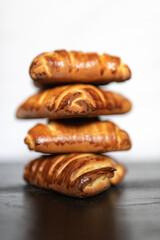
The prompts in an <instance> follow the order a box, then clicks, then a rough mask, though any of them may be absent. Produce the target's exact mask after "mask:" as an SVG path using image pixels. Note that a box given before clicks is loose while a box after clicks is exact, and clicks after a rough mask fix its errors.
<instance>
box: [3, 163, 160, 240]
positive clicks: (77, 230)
mask: <svg viewBox="0 0 160 240" xmlns="http://www.w3.org/2000/svg"><path fill="white" fill-rule="evenodd" d="M22 172H23V165H22V164H8V165H5V164H1V165H0V240H26V239H27V240H32V239H34V240H50V239H52V240H59V239H60V240H61V239H63V240H64V239H70V240H72V239H75V240H79V239H80V240H83V239H86V240H89V239H93V240H94V239H97V240H101V239H102V240H103V239H109V240H112V239H114V240H116V239H118V240H119V239H123V240H133V239H134V240H143V239H144V240H160V164H158V163H153V164H145V163H143V164H129V165H128V174H127V176H126V178H125V181H124V182H123V184H121V185H120V186H119V187H112V188H111V189H110V190H108V191H106V192H104V193H102V194H99V195H98V196H96V197H92V198H89V199H84V200H79V199H73V198H69V197H65V196H62V195H59V194H56V193H51V192H47V191H44V190H41V189H38V188H35V187H31V186H27V185H26V184H25V182H23V180H22Z"/></svg>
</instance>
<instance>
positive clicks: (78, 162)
mask: <svg viewBox="0 0 160 240" xmlns="http://www.w3.org/2000/svg"><path fill="white" fill-rule="evenodd" d="M116 169H117V171H116ZM124 175H125V168H124V166H123V165H121V164H119V163H117V162H116V161H114V160H112V159H111V158H109V157H106V156H103V155H96V154H88V153H85V154H79V153H77V154H76V153H75V154H63V155H56V156H49V157H41V158H39V159H36V160H34V161H31V162H30V163H28V164H27V166H26V168H25V171H24V179H25V180H26V181H27V182H28V183H30V184H32V185H35V186H38V187H41V188H44V189H48V190H54V191H57V192H59V193H62V194H65V195H69V196H73V197H80V198H82V197H90V196H93V195H96V194H98V193H100V192H102V191H104V190H106V189H107V188H109V187H110V185H111V184H114V185H117V184H119V183H120V182H121V181H122V180H123V178H124Z"/></svg>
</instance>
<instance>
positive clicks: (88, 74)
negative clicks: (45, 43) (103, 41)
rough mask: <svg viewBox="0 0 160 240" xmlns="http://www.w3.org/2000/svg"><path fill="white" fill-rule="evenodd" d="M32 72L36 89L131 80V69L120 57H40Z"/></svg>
mask: <svg viewBox="0 0 160 240" xmlns="http://www.w3.org/2000/svg"><path fill="white" fill-rule="evenodd" d="M29 72H30V76H31V78H32V79H33V80H34V83H35V85H37V86H46V85H49V84H51V85H52V84H66V83H91V84H107V83H110V82H114V81H115V82H122V81H125V80H127V79H129V78H130V77H131V71H130V69H129V67H128V66H127V65H126V64H124V63H122V62H121V59H120V58H119V57H114V56H110V55H108V54H102V55H98V54H97V53H83V52H81V51H79V52H76V51H70V52H68V51H65V50H59V51H54V52H46V53H42V54H40V55H39V56H37V57H36V58H35V59H34V60H33V62H32V64H31V66H30V70H29Z"/></svg>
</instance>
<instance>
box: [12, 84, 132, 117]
mask: <svg viewBox="0 0 160 240" xmlns="http://www.w3.org/2000/svg"><path fill="white" fill-rule="evenodd" d="M130 109H131V102H130V101H129V100H128V99H126V98H125V97H123V96H122V95H120V94H117V93H114V92H109V91H103V90H101V89H100V88H98V87H95V86H92V85H85V84H74V85H66V86H59V87H55V88H52V89H46V90H44V91H41V92H39V93H37V94H35V95H33V96H31V97H30V98H28V99H27V100H26V101H25V102H24V103H23V104H22V105H21V106H20V107H19V108H18V110H17V113H16V116H17V118H49V119H60V118H71V117H96V116H99V115H110V114H122V113H126V112H128V111H129V110H130Z"/></svg>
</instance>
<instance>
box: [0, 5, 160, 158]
mask: <svg viewBox="0 0 160 240" xmlns="http://www.w3.org/2000/svg"><path fill="white" fill-rule="evenodd" d="M159 3H160V1H159V0H152V1H150V0H143V1H142V0H137V1H136V0H134V1H129V0H112V1H108V0H98V1H97V0H96V1H94V0H89V1H87V0H85V1H83V0H81V1H74V0H72V1H71V0H66V1H65V0H63V1H60V0H58V1H57V0H56V1H54V0H52V1H50V0H45V1H44V0H27V1H25V0H0V160H1V161H23V160H26V159H28V160H29V159H32V158H33V157H35V156H39V154H38V153H33V152H29V150H28V149H27V147H26V145H25V144H24V143H23V139H24V137H25V136H26V133H27V131H28V130H29V128H31V127H32V126H33V125H34V124H35V123H37V122H40V121H41V122H42V120H40V121H39V120H25V121H24V120H16V119H15V111H16V108H17V107H18V105H19V104H20V103H21V102H22V101H23V100H24V99H25V98H27V97H28V96H29V95H31V94H32V93H34V92H35V91H36V90H37V89H36V88H35V87H34V86H33V85H32V81H31V79H30V78H29V74H28V68H29V65H30V63H31V60H32V59H33V58H34V57H35V56H36V55H37V54H39V53H41V52H44V51H50V50H56V49H67V50H83V51H97V52H99V53H103V52H106V53H109V54H112V55H117V56H120V57H121V58H122V60H123V62H125V63H127V64H128V65H129V66H130V67H131V69H132V79H131V80H129V81H126V82H125V83H121V84H118V83H114V84H110V85H109V86H106V87H105V88H106V89H110V90H113V91H117V92H120V93H122V94H124V95H125V96H127V97H128V98H129V99H130V100H131V101H132V102H133V105H134V107H133V110H132V112H131V113H129V114H126V115H122V116H111V117H107V119H110V120H113V121H115V122H116V123H117V124H118V125H119V126H120V127H121V128H123V129H125V130H126V131H128V132H129V134H130V136H131V139H132V142H133V148H132V150H131V151H129V152H118V153H113V154H111V155H112V156H115V157H116V158H117V159H120V160H124V161H125V160H126V161H153V160H157V161H158V160H160V107H159V106H160V5H159ZM43 122H45V120H43Z"/></svg>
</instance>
